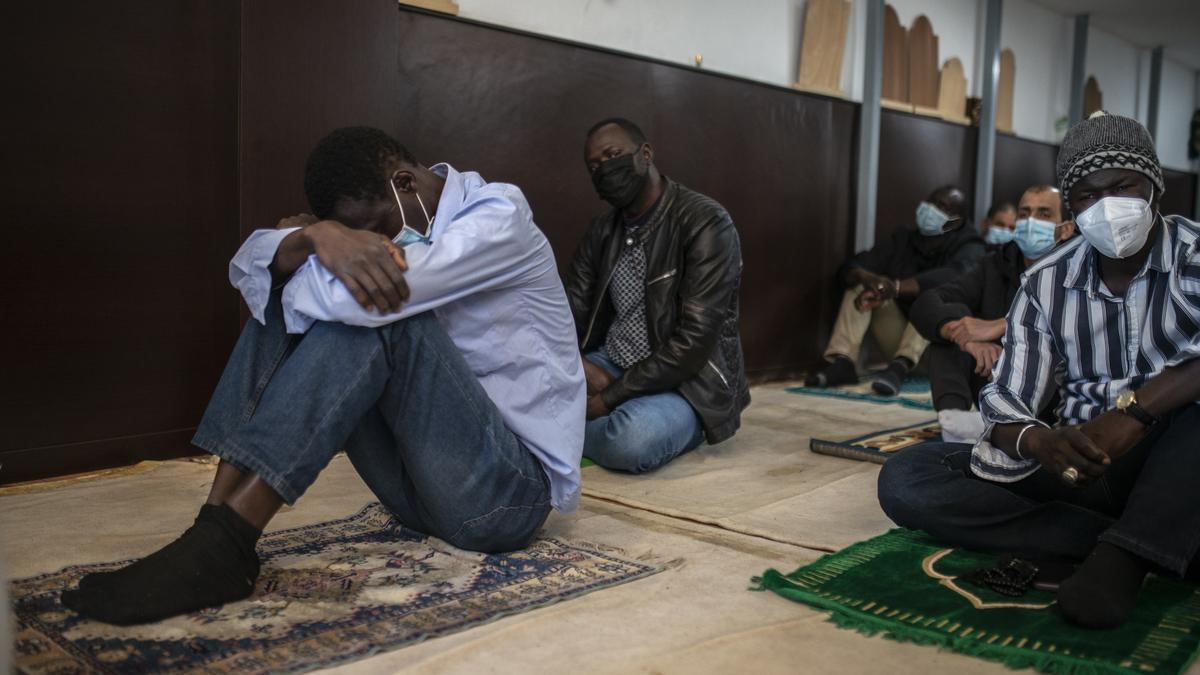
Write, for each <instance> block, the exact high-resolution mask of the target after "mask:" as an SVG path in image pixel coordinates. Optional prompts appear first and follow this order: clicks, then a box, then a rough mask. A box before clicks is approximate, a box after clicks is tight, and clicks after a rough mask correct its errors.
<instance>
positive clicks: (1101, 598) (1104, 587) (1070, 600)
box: [1058, 543, 1150, 628]
mask: <svg viewBox="0 0 1200 675" xmlns="http://www.w3.org/2000/svg"><path fill="white" fill-rule="evenodd" d="M1149 571H1150V563H1148V562H1146V561H1145V560H1143V559H1142V558H1139V557H1137V556H1136V555H1134V554H1132V553H1130V552H1128V551H1126V550H1124V549H1122V548H1120V547H1118V546H1113V545H1112V544H1108V543H1100V544H1097V545H1096V548H1095V550H1093V551H1092V554H1091V555H1090V556H1088V559H1087V560H1085V561H1083V564H1082V565H1080V566H1079V571H1078V572H1076V573H1075V574H1073V575H1071V577H1070V578H1068V579H1066V580H1065V581H1063V582H1062V584H1061V585H1060V586H1059V587H1058V607H1059V609H1060V610H1062V613H1063V616H1065V617H1066V618H1067V620H1069V621H1071V622H1072V623H1075V624H1078V625H1080V626H1084V627H1086V628H1116V627H1117V626H1120V625H1121V624H1123V623H1125V621H1126V620H1128V619H1129V616H1130V615H1131V614H1132V613H1133V608H1134V607H1135V606H1136V605H1137V596H1138V592H1139V591H1141V590H1142V582H1143V581H1145V579H1146V573H1147V572H1149Z"/></svg>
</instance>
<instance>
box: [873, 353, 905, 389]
mask: <svg viewBox="0 0 1200 675" xmlns="http://www.w3.org/2000/svg"><path fill="white" fill-rule="evenodd" d="M911 367H912V365H911V364H909V362H908V359H904V358H896V359H892V362H891V363H889V364H888V366H887V368H884V369H883V370H881V371H879V373H878V374H876V375H875V379H874V380H873V381H872V382H871V389H873V390H875V393H876V394H879V395H880V396H895V395H896V394H899V393H900V387H901V386H902V385H903V384H904V378H906V377H908V370H909V368H911Z"/></svg>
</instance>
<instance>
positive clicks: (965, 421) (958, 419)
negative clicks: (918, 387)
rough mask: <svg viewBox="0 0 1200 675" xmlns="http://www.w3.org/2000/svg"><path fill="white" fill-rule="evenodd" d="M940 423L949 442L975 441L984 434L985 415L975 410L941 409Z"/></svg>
mask: <svg viewBox="0 0 1200 675" xmlns="http://www.w3.org/2000/svg"><path fill="white" fill-rule="evenodd" d="M937 416H938V425H940V426H941V427H942V440H943V441H946V442H947V443H974V442H975V441H977V440H979V437H980V436H982V435H983V429H984V424H983V415H982V414H980V413H979V412H978V411H974V410H939V411H938V415H937Z"/></svg>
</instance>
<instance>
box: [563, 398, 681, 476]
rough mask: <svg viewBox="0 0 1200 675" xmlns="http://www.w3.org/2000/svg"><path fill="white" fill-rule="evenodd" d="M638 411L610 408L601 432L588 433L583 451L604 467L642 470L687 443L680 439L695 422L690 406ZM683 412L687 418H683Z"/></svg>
mask: <svg viewBox="0 0 1200 675" xmlns="http://www.w3.org/2000/svg"><path fill="white" fill-rule="evenodd" d="M639 412H647V413H650V412H652V413H654V414H639ZM639 412H634V411H631V409H630V408H628V407H625V406H622V407H618V408H617V409H616V410H614V411H613V412H612V413H611V414H609V415H608V417H606V418H605V419H604V421H603V424H604V427H603V433H593V434H588V436H587V439H586V440H587V441H588V443H587V445H586V447H585V448H584V454H585V455H587V456H588V457H589V458H591V460H592V461H594V462H596V463H597V464H599V465H600V466H603V467H605V468H608V469H615V470H617V471H626V472H628V473H645V472H647V471H651V470H653V469H657V468H658V467H660V466H662V465H663V464H666V463H667V462H669V461H670V460H671V459H673V458H674V457H675V456H676V455H678V454H679V452H680V451H681V448H680V446H681V445H685V444H687V443H689V442H690V438H689V439H684V438H682V437H683V436H684V435H685V433H686V432H687V430H688V428H689V427H690V426H691V425H693V424H694V423H695V420H694V418H695V413H694V412H692V410H691V409H690V408H687V409H682V408H681V409H680V410H679V411H674V410H669V409H668V410H659V409H654V410H653V411H639ZM685 414H686V415H689V416H691V417H690V418H686V419H685V418H683V417H682V415H685ZM693 431H694V429H693ZM689 436H690V434H689Z"/></svg>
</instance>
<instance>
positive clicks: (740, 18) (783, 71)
mask: <svg viewBox="0 0 1200 675" xmlns="http://www.w3.org/2000/svg"><path fill="white" fill-rule="evenodd" d="M458 6H459V13H460V15H461V16H463V17H467V18H471V19H477V20H480V21H486V22H489V23H495V24H499V25H502V26H510V27H513V28H520V29H523V30H528V31H531V32H535V33H542V34H545V35H552V36H554V37H560V38H565V39H568V40H574V41H577V42H583V43H586V44H592V45H597V46H601V47H607V48H610V49H617V50H621V51H625V52H631V53H634V54H639V55H643V56H650V57H654V58H658V59H663V60H665V61H671V62H674V63H680V64H685V65H693V64H694V59H695V56H696V54H703V55H704V64H703V68H704V69H705V70H714V71H717V72H722V73H729V74H732V75H739V76H741V77H746V78H749V79H753V80H760V81H763V82H769V83H771V84H778V85H783V86H790V85H791V84H792V83H793V82H795V81H796V74H797V72H798V64H799V59H800V35H801V33H800V26H801V24H802V22H803V16H804V12H803V10H804V0H743V1H742V2H705V1H697V0H458ZM852 30H853V26H852ZM847 43H850V44H853V39H848V40H847ZM848 65H849V64H846V63H843V73H845V72H848V71H851V70H853V68H848V67H847V66H848Z"/></svg>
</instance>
